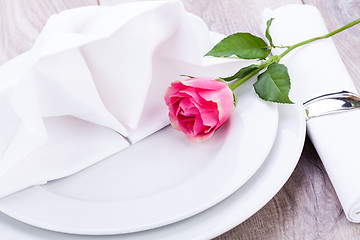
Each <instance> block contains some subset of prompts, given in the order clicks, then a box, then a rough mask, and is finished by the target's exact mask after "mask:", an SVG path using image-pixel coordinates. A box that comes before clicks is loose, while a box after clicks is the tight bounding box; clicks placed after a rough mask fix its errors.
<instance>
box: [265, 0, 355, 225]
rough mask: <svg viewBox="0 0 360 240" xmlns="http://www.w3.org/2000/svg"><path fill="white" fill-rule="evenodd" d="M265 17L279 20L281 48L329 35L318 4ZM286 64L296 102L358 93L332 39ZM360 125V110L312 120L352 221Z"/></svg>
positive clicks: (275, 32) (275, 30) (276, 35)
mask: <svg viewBox="0 0 360 240" xmlns="http://www.w3.org/2000/svg"><path fill="white" fill-rule="evenodd" d="M263 15H264V19H263V20H264V21H263V22H264V25H265V22H266V20H268V19H269V18H270V17H273V18H275V20H273V23H272V26H271V28H270V33H271V36H272V38H273V41H274V43H275V44H276V45H283V46H287V45H291V44H294V43H297V42H300V41H303V40H306V39H309V38H312V37H316V36H320V35H324V34H326V33H328V30H327V28H326V26H325V24H324V22H323V20H322V18H321V15H320V13H319V12H318V10H317V9H316V8H315V7H313V6H309V5H286V6H283V7H280V8H278V9H276V10H274V11H270V10H265V11H264V12H263ZM340 34H341V33H340ZM277 51H279V50H277ZM280 52H281V50H280ZM281 62H282V63H284V64H285V65H286V66H287V67H288V71H289V74H290V78H291V83H292V90H291V98H292V99H293V100H294V101H297V102H305V101H306V100H309V99H310V98H312V97H315V96H317V95H321V94H323V93H330V92H336V91H342V90H348V91H352V92H356V89H355V86H354V84H353V81H352V79H351V78H350V76H349V74H348V72H347V70H346V68H345V66H344V64H343V62H342V60H341V58H340V55H339V53H338V52H337V50H336V48H335V45H334V43H333V42H332V40H331V39H327V40H321V41H318V42H314V43H311V44H309V45H306V46H303V47H301V48H299V49H297V50H295V51H294V52H292V53H290V54H289V55H288V56H286V57H284V59H283V60H281ZM359 122H360V111H353V112H346V113H341V114H334V115H328V116H322V117H318V118H314V119H310V120H309V121H308V122H307V130H308V134H309V136H310V138H311V141H312V142H313V144H314V146H315V148H316V150H317V152H318V154H319V156H320V158H321V160H322V162H323V163H324V166H325V168H326V171H327V172H328V175H329V177H330V179H331V182H332V184H333V186H334V188H335V191H336V193H337V195H338V197H339V199H340V202H341V204H342V207H343V209H344V212H345V214H346V216H347V218H348V219H349V220H350V221H352V222H360V191H359V185H360V174H359V171H360V161H359V151H358V147H359V143H358V140H357V139H358V137H359V136H360V124H359Z"/></svg>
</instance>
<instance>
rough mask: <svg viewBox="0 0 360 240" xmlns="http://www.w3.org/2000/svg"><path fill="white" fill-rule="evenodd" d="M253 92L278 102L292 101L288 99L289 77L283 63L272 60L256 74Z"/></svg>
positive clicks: (265, 98)
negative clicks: (272, 61)
mask: <svg viewBox="0 0 360 240" xmlns="http://www.w3.org/2000/svg"><path fill="white" fill-rule="evenodd" d="M254 88H255V92H256V93H257V94H258V95H259V97H260V98H262V99H264V100H266V101H271V102H278V103H293V102H292V101H291V100H290V99H289V91H290V77H289V73H288V70H287V68H286V67H285V66H284V65H283V64H279V63H277V62H274V63H272V64H270V65H269V66H268V68H267V70H266V71H265V72H263V73H261V74H260V75H259V76H258V80H257V81H256V83H254Z"/></svg>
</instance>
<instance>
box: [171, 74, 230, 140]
mask: <svg viewBox="0 0 360 240" xmlns="http://www.w3.org/2000/svg"><path fill="white" fill-rule="evenodd" d="M165 102H166V105H167V106H168V108H169V118H170V122H171V125H172V126H173V127H174V128H175V129H177V130H179V131H182V132H184V133H185V134H186V136H187V137H188V139H189V140H191V141H193V142H200V141H205V140H207V139H209V138H210V137H211V136H212V135H213V134H214V132H215V131H216V130H217V129H218V128H220V127H221V126H222V125H223V124H224V123H225V122H226V120H227V119H228V118H229V116H230V113H231V111H232V109H233V106H234V98H233V93H232V91H231V89H230V88H229V87H228V86H227V85H226V83H225V82H223V81H219V80H216V79H213V78H190V79H187V80H183V81H175V82H172V83H171V86H170V87H169V88H168V89H167V91H166V94H165Z"/></svg>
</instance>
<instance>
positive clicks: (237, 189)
mask: <svg viewBox="0 0 360 240" xmlns="http://www.w3.org/2000/svg"><path fill="white" fill-rule="evenodd" d="M240 91H241V92H239V93H238V95H239V98H238V106H237V107H236V109H235V110H234V111H233V113H232V115H231V118H230V120H229V121H228V122H227V123H226V124H225V125H224V126H223V127H222V128H221V129H220V130H219V131H217V132H216V133H215V135H214V136H213V137H212V139H210V140H209V141H206V142H204V143H191V142H189V141H188V140H186V138H185V136H183V135H182V134H181V133H179V132H177V131H175V130H174V129H172V128H171V127H166V128H164V129H162V130H161V131H159V132H157V133H155V134H153V135H152V136H150V137H148V138H146V139H144V140H142V141H140V142H139V143H136V144H135V145H133V146H131V147H130V148H128V149H126V150H124V151H122V152H119V153H118V154H115V155H113V156H111V157H109V158H108V159H104V160H103V161H101V162H100V163H98V164H96V165H93V166H91V167H89V168H87V169H85V170H83V171H81V172H79V173H77V174H75V175H73V176H69V177H67V178H64V179H59V180H56V181H53V182H49V183H48V184H46V185H43V186H36V187H32V188H29V189H26V190H24V191H21V192H19V193H17V194H14V195H11V196H9V197H6V198H3V199H0V210H1V211H2V212H3V213H4V214H1V215H0V231H1V235H2V236H4V237H6V236H9V237H8V238H7V239H17V238H19V239H72V240H73V239H89V238H90V239H94V240H97V239H98V240H100V239H104V240H105V239H114V240H115V239H116V240H125V239H129V240H130V239H132V240H135V239H157V240H161V239H166V240H171V239H181V240H183V239H209V238H212V237H215V236H217V235H219V234H221V233H223V232H225V231H227V230H229V229H231V228H233V227H235V226H236V225H238V224H240V223H241V222H242V221H244V220H246V219H247V218H249V217H250V216H251V215H252V214H254V213H255V212H256V211H257V210H259V209H260V208H261V207H262V206H264V205H265V204H266V203H267V202H268V201H269V200H270V199H271V198H272V197H273V196H274V195H275V194H276V192H277V191H278V190H279V189H280V188H281V187H282V186H283V184H284V183H285V182H286V180H287V179H288V177H289V176H290V174H291V172H292V171H293V169H294V167H295V165H296V163H297V161H298V159H299V156H300V154H301V150H302V147H303V142H304V138H305V120H304V119H305V118H304V113H303V112H304V111H303V109H302V108H301V106H297V105H280V106H277V105H276V104H271V103H267V102H264V101H262V100H260V99H259V98H258V97H257V96H256V95H255V94H254V93H253V91H252V90H251V86H250V85H249V84H248V85H245V86H244V87H241V90H240ZM285 145H286V148H284V146H285ZM54 154H57V153H54ZM49 158H51V156H49ZM5 214H6V215H8V216H11V217H12V218H15V219H17V220H20V221H21V222H24V223H28V224H30V225H33V226H36V227H39V228H35V227H32V226H29V225H26V224H23V223H21V222H18V221H15V220H12V219H11V218H9V217H8V216H6V215H5ZM40 228H42V229H40ZM44 229H47V230H52V231H47V230H44ZM64 233H70V234H64ZM75 234H76V235H75ZM84 235H97V236H92V237H89V236H84ZM109 235H111V236H109ZM10 236H11V238H10ZM14 236H15V237H17V238H15V237H14Z"/></svg>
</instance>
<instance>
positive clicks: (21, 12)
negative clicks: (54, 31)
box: [0, 0, 98, 64]
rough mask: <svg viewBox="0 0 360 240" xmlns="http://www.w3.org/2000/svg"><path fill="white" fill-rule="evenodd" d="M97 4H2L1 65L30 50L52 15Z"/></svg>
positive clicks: (11, 0) (20, 0) (17, 0)
mask: <svg viewBox="0 0 360 240" xmlns="http://www.w3.org/2000/svg"><path fill="white" fill-rule="evenodd" d="M97 4H98V2H97V0H76V1H73V0H61V1H59V0H46V1H44V0H30V1H29V0H1V1H0V24H1V28H0V64H2V63H4V62H6V61H8V60H9V59H11V58H13V57H15V56H17V55H19V54H21V53H23V52H25V51H26V50H28V49H30V48H31V47H32V45H33V44H34V42H35V40H36V38H37V36H38V35H39V33H40V31H41V29H42V28H43V27H44V25H45V23H46V21H47V20H48V19H49V17H50V15H52V14H55V13H58V12H60V11H63V10H65V9H70V8H75V7H81V6H86V5H97Z"/></svg>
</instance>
